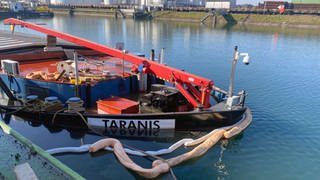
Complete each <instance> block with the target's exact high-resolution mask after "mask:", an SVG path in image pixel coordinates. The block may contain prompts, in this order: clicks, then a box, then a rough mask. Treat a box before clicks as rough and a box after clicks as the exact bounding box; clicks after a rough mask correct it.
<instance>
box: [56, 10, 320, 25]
mask: <svg viewBox="0 0 320 180" xmlns="http://www.w3.org/2000/svg"><path fill="white" fill-rule="evenodd" d="M51 10H52V12H54V13H55V14H73V15H93V16H106V17H116V16H117V9H116V8H110V9H104V8H51ZM125 11H126V10H123V12H124V14H125V16H126V17H132V16H133V13H132V12H129V13H125ZM151 15H152V19H153V20H160V21H161V20H165V21H179V22H193V23H201V22H202V23H205V24H214V25H227V24H245V25H258V26H281V27H298V28H320V18H319V16H317V15H304V14H293V15H289V14H285V15H279V14H244V13H227V14H225V15H217V16H216V17H213V16H212V15H210V13H208V12H205V11H189V12H186V11H154V12H152V13H151ZM206 16H208V17H207V18H206Z"/></svg>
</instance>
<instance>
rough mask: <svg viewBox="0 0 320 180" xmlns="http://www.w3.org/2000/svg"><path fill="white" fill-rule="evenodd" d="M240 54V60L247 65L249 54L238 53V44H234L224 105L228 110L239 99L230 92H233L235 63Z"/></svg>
mask: <svg viewBox="0 0 320 180" xmlns="http://www.w3.org/2000/svg"><path fill="white" fill-rule="evenodd" d="M240 56H242V57H243V60H242V62H243V63H244V64H245V65H249V59H250V57H249V54H248V53H239V52H238V46H235V47H234V52H233V60H232V66H231V75H230V80H229V90H228V99H227V104H226V107H227V108H228V109H230V110H231V109H232V106H233V105H234V103H235V102H236V100H239V96H233V95H232V92H233V82H234V74H235V71H236V64H237V62H238V60H239V58H240Z"/></svg>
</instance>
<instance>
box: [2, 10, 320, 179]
mask: <svg viewBox="0 0 320 180" xmlns="http://www.w3.org/2000/svg"><path fill="white" fill-rule="evenodd" d="M30 21H32V22H44V23H46V26H47V27H52V28H54V29H57V30H60V31H63V32H67V33H70V34H73V35H77V36H80V37H85V38H88V39H90V40H92V41H96V42H99V43H102V44H107V45H109V46H115V44H116V43H117V42H124V43H125V49H128V50H129V51H130V52H143V53H145V54H146V55H147V56H148V54H149V51H150V49H151V48H154V49H155V50H156V53H159V50H160V49H161V48H165V50H166V52H165V62H166V63H167V64H168V65H171V66H174V67H177V68H180V69H184V70H186V71H188V72H192V73H195V74H198V75H200V76H204V77H207V78H210V79H213V80H214V83H215V84H216V85H217V86H220V87H222V88H224V89H226V88H227V85H228V79H229V72H230V67H231V57H232V50H233V47H234V46H235V45H239V49H240V52H248V53H249V54H250V57H251V59H252V63H251V64H250V66H243V65H240V63H239V64H238V66H237V72H236V74H237V77H236V81H235V82H236V83H235V87H234V88H235V90H236V91H240V90H241V89H246V90H247V92H248V93H249V96H248V98H247V103H248V105H249V106H250V108H251V110H252V112H253V118H254V119H253V123H252V124H251V126H250V127H249V128H248V129H247V130H246V131H245V133H244V134H243V135H242V136H240V139H231V140H228V141H222V142H221V144H219V145H220V146H219V145H218V146H216V147H214V148H212V149H211V150H210V151H209V152H208V153H207V154H206V155H205V156H204V157H202V158H199V159H196V160H193V161H190V162H186V163H183V164H182V165H179V166H176V167H174V172H175V174H176V176H177V177H178V178H179V179H182V178H183V179H272V178H276V179H317V178H318V177H319V175H320V174H319V160H318V158H315V157H317V155H319V154H320V150H319V147H320V131H319V128H320V121H319V117H320V111H318V109H320V101H319V99H320V94H319V92H320V86H319V84H320V78H319V77H320V71H319V69H320V54H319V46H320V31H317V30H313V29H311V30H309V29H294V28H279V27H265V26H264V27H258V26H256V27H255V26H239V25H235V26H231V27H217V28H212V27H210V26H206V25H201V24H197V23H185V22H183V23H179V22H166V21H134V20H131V19H124V20H122V19H118V20H116V19H112V18H111V19H109V18H104V17H93V16H55V17H54V18H53V19H31V20H30ZM4 28H6V29H8V27H4V26H3V25H1V26H0V29H4ZM17 31H23V32H32V31H30V30H26V29H21V28H17ZM33 33H34V32H33ZM34 34H36V33H34ZM10 125H11V126H13V128H15V129H17V130H18V131H19V132H21V133H22V134H23V135H25V136H26V137H28V138H30V139H31V140H32V141H33V142H35V143H36V144H39V145H40V146H41V147H43V148H44V149H51V148H56V147H63V146H79V145H81V144H83V143H93V142H95V141H97V140H99V139H101V137H100V136H97V135H96V134H93V133H88V132H77V133H75V132H71V129H59V128H58V129H55V128H53V129H52V128H51V127H46V126H45V125H43V124H42V125H36V126H35V127H33V126H30V125H28V124H27V122H24V121H17V120H12V121H10ZM201 135H202V134H198V133H197V132H196V133H191V132H183V133H180V132H175V133H174V138H171V137H165V138H163V139H157V140H152V139H148V141H145V140H141V139H139V138H132V139H127V138H121V141H122V142H124V143H126V144H128V145H130V146H133V147H138V148H140V149H144V150H156V149H161V148H168V147H169V146H170V145H171V144H172V143H173V142H175V141H176V140H178V139H181V138H183V137H192V138H196V137H198V136H201ZM187 150H189V148H181V149H179V150H177V151H176V152H174V153H173V154H171V155H166V156H164V158H170V157H173V156H175V155H178V154H181V153H183V152H186V151H187ZM57 158H58V159H60V160H61V161H63V162H64V163H66V164H67V165H69V166H70V167H71V168H72V169H74V170H76V171H78V172H80V174H81V175H83V176H85V177H86V178H88V179H110V178H115V177H117V178H119V179H134V178H136V175H135V174H134V173H132V172H129V171H128V170H127V169H125V168H123V167H122V166H121V165H120V164H119V163H118V162H117V160H116V159H115V157H114V155H113V154H112V153H109V152H105V153H103V155H101V156H99V157H93V156H92V155H91V154H87V153H85V154H67V155H63V156H58V157H57ZM132 158H133V159H134V161H136V162H137V163H138V164H140V165H142V166H144V167H151V162H150V161H149V160H147V159H144V158H139V157H132ZM79 162H83V163H79ZM213 169H214V170H213ZM110 172H113V174H112V177H110Z"/></svg>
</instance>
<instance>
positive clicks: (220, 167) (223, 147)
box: [214, 139, 229, 180]
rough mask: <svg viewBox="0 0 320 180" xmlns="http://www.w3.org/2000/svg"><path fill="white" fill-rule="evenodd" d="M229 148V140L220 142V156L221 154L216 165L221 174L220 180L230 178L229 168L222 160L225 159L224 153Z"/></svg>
mask: <svg viewBox="0 0 320 180" xmlns="http://www.w3.org/2000/svg"><path fill="white" fill-rule="evenodd" d="M227 146H228V140H227V139H223V140H221V141H220V154H219V159H218V161H217V162H216V163H215V164H214V166H215V167H216V168H217V171H218V173H219V176H218V177H217V179H218V180H223V179H225V178H227V177H228V175H229V172H228V169H227V166H226V164H225V163H223V161H222V158H223V152H224V151H225V150H226V148H227Z"/></svg>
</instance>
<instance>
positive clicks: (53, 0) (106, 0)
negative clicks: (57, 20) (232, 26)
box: [50, 0, 236, 9]
mask: <svg viewBox="0 0 320 180" xmlns="http://www.w3.org/2000/svg"><path fill="white" fill-rule="evenodd" d="M50 4H51V5H137V6H140V7H160V8H176V7H206V8H212V9H230V8H234V7H235V6H236V0H50Z"/></svg>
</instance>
